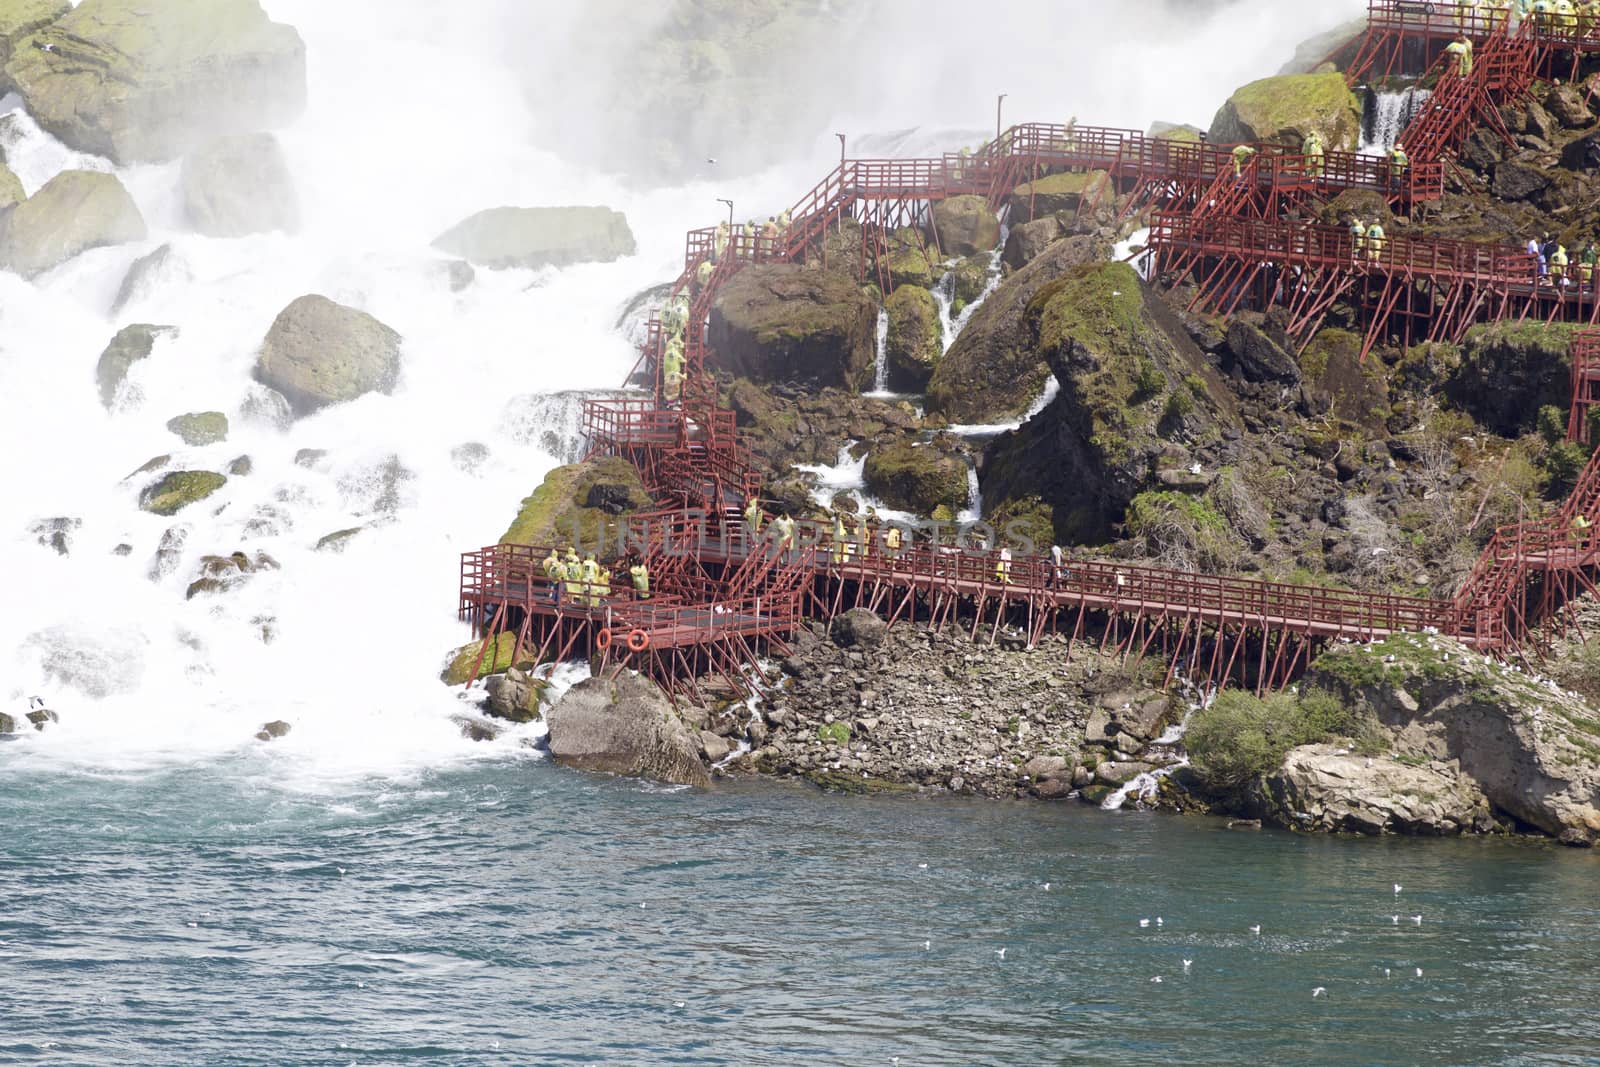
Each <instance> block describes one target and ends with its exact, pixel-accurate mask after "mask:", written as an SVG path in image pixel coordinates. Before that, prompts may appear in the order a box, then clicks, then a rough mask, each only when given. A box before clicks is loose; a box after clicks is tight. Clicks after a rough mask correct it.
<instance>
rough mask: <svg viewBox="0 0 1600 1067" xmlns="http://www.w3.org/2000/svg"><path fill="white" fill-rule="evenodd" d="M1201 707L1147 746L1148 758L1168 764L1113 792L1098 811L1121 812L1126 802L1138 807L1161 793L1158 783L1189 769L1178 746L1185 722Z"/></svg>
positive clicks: (1196, 707)
mask: <svg viewBox="0 0 1600 1067" xmlns="http://www.w3.org/2000/svg"><path fill="white" fill-rule="evenodd" d="M1201 706H1202V705H1201V704H1199V703H1196V704H1192V705H1190V707H1189V710H1188V711H1187V712H1185V713H1184V716H1183V721H1182V722H1179V723H1175V724H1173V725H1172V726H1169V727H1167V730H1166V732H1165V733H1163V734H1162V735H1161V736H1160V737H1158V738H1156V739H1155V740H1154V741H1152V742H1150V748H1149V750H1148V751H1149V753H1150V754H1151V755H1153V756H1156V757H1158V758H1161V757H1166V758H1170V759H1172V762H1171V763H1169V764H1167V765H1166V766H1165V767H1158V768H1157V769H1156V770H1153V771H1150V772H1148V773H1145V774H1141V775H1139V776H1138V777H1136V778H1134V779H1133V780H1132V781H1130V782H1128V783H1127V784H1126V785H1124V786H1122V787H1121V788H1119V789H1117V790H1116V792H1114V793H1112V794H1111V795H1110V796H1108V797H1106V799H1105V800H1104V801H1103V802H1102V803H1101V805H1100V807H1101V808H1102V809H1103V810H1105V811H1121V810H1122V807H1123V805H1125V804H1127V803H1128V801H1129V800H1132V801H1133V802H1134V803H1135V804H1136V805H1140V804H1143V803H1144V802H1145V801H1147V800H1151V799H1153V798H1154V797H1155V795H1156V793H1158V792H1159V791H1160V789H1161V781H1162V779H1164V778H1168V777H1170V776H1171V775H1172V774H1173V773H1175V772H1176V771H1177V770H1179V769H1180V768H1182V767H1187V766H1189V757H1188V755H1186V754H1185V753H1184V752H1183V750H1182V748H1181V747H1180V746H1181V745H1182V744H1183V735H1184V734H1185V733H1187V732H1188V730H1189V720H1190V719H1191V718H1193V717H1194V713H1195V712H1196V711H1199V710H1200V708H1201Z"/></svg>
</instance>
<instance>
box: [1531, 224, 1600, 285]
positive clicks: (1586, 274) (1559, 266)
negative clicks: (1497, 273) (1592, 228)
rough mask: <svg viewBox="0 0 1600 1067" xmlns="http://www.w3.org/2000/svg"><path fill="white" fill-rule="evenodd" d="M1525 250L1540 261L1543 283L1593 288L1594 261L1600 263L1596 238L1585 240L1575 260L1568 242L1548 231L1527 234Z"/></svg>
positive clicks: (1539, 275) (1541, 282) (1539, 273)
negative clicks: (1537, 234) (1558, 238)
mask: <svg viewBox="0 0 1600 1067" xmlns="http://www.w3.org/2000/svg"><path fill="white" fill-rule="evenodd" d="M1524 250H1525V251H1526V252H1527V253H1528V255H1530V256H1532V257H1534V259H1535V260H1537V262H1538V279H1539V284H1540V285H1549V286H1553V287H1554V288H1557V289H1566V288H1569V287H1576V288H1578V289H1580V290H1593V289H1594V287H1595V265H1596V264H1597V263H1600V247H1596V245H1595V242H1594V238H1592V237H1591V238H1588V239H1587V240H1585V241H1584V243H1583V247H1582V248H1581V249H1579V250H1578V256H1577V260H1576V262H1574V260H1573V258H1572V256H1571V254H1570V253H1568V251H1567V246H1566V245H1564V244H1562V243H1561V242H1560V241H1557V240H1555V239H1554V238H1552V237H1551V236H1550V235H1549V234H1548V233H1546V234H1542V235H1541V236H1539V237H1530V238H1528V243H1527V246H1526V247H1525V249H1524Z"/></svg>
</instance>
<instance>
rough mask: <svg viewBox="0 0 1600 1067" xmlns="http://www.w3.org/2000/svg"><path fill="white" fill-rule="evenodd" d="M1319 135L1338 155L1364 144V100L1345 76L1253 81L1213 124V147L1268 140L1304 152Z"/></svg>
mask: <svg viewBox="0 0 1600 1067" xmlns="http://www.w3.org/2000/svg"><path fill="white" fill-rule="evenodd" d="M1313 130H1315V131H1317V132H1318V133H1319V134H1321V135H1322V141H1323V143H1324V144H1326V145H1327V146H1328V148H1329V149H1330V150H1332V151H1352V150H1354V149H1355V147H1356V146H1357V145H1358V144H1360V142H1361V102H1360V101H1359V100H1357V99H1356V96H1355V94H1354V93H1352V92H1351V91H1350V89H1349V87H1348V86H1346V85H1345V82H1344V75H1343V74H1340V73H1338V72H1337V71H1330V72H1327V73H1324V74H1282V75H1279V76H1277V77H1275V78H1263V79H1261V80H1260V81H1254V82H1251V83H1250V84H1249V85H1246V86H1244V87H1242V88H1240V89H1238V90H1237V91H1235V92H1234V94H1233V95H1232V96H1230V97H1229V98H1228V102H1227V103H1225V104H1223V105H1222V109H1221V110H1220V111H1218V112H1217V114H1216V117H1215V118H1213V119H1212V120H1211V132H1210V139H1211V141H1212V143H1213V144H1236V143H1239V142H1243V141H1252V142H1268V143H1272V144H1280V145H1283V146H1285V147H1287V148H1295V149H1298V148H1299V147H1300V144H1301V142H1302V141H1304V140H1305V137H1306V134H1308V133H1310V132H1311V131H1313Z"/></svg>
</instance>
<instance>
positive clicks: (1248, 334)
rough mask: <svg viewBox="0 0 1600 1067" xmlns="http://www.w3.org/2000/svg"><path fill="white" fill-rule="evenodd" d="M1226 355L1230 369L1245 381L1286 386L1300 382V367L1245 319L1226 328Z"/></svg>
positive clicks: (1237, 320)
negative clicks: (1230, 356) (1228, 353)
mask: <svg viewBox="0 0 1600 1067" xmlns="http://www.w3.org/2000/svg"><path fill="white" fill-rule="evenodd" d="M1228 351H1229V352H1230V353H1231V354H1232V355H1233V362H1234V366H1235V367H1237V368H1238V370H1239V373H1240V374H1242V375H1243V376H1244V378H1245V380H1247V381H1252V382H1281V383H1284V384H1287V385H1295V384H1298V383H1299V381H1300V365H1299V364H1298V363H1296V362H1295V359H1294V356H1292V355H1290V354H1289V352H1288V351H1287V350H1286V349H1285V348H1284V346H1283V345H1281V344H1279V343H1278V342H1277V341H1276V340H1274V339H1273V338H1271V337H1269V336H1268V335H1267V333H1266V331H1264V330H1263V329H1262V328H1261V326H1260V325H1259V324H1258V323H1257V322H1253V321H1251V320H1250V319H1249V318H1248V317H1246V316H1240V317H1239V318H1236V319H1234V320H1233V321H1232V322H1231V323H1229V324H1228Z"/></svg>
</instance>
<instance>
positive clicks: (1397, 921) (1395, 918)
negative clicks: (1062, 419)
mask: <svg viewBox="0 0 1600 1067" xmlns="http://www.w3.org/2000/svg"><path fill="white" fill-rule="evenodd" d="M1389 921H1390V922H1392V923H1394V924H1395V925H1396V926H1399V925H1400V916H1398V915H1391V916H1389Z"/></svg>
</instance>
